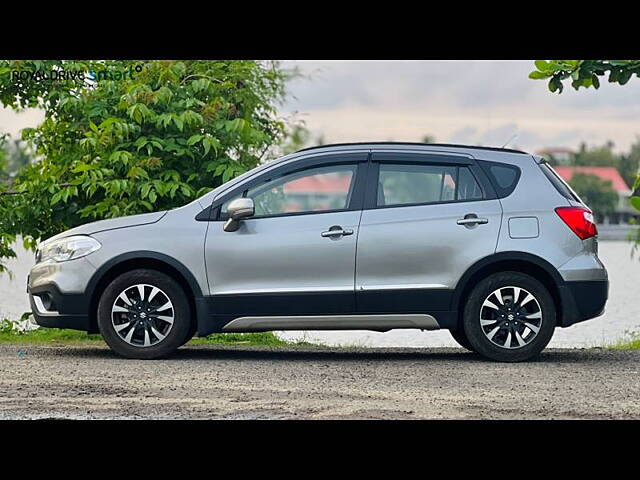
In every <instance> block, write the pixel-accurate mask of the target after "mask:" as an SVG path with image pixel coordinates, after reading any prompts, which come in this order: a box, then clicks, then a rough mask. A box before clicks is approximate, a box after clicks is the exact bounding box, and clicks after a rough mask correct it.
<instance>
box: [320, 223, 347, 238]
mask: <svg viewBox="0 0 640 480" xmlns="http://www.w3.org/2000/svg"><path fill="white" fill-rule="evenodd" d="M320 235H321V236H323V237H329V238H332V237H333V238H335V237H342V236H346V235H353V230H351V229H350V228H344V229H343V228H342V227H341V226H339V225H334V226H333V227H330V228H329V230H327V231H326V232H322V233H321V234H320Z"/></svg>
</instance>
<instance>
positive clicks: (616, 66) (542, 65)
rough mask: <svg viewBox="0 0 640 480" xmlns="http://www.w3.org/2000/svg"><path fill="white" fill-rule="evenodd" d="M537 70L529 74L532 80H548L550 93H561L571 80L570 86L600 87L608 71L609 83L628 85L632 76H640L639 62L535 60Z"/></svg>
mask: <svg viewBox="0 0 640 480" xmlns="http://www.w3.org/2000/svg"><path fill="white" fill-rule="evenodd" d="M534 63H535V66H536V69H537V70H534V71H533V72H531V73H529V78H531V79H533V80H542V79H547V78H549V82H548V87H549V90H550V91H551V92H558V93H562V91H563V84H562V82H563V81H564V80H566V79H571V86H572V87H573V88H574V89H575V90H578V89H580V88H581V87H582V88H589V87H594V88H595V89H598V88H600V78H599V77H601V76H604V75H605V74H606V73H607V72H609V77H608V81H609V83H618V84H620V85H625V84H626V83H627V82H628V81H629V79H630V78H631V77H632V76H633V75H636V76H640V61H639V60H550V61H546V60H536V61H535V62H534Z"/></svg>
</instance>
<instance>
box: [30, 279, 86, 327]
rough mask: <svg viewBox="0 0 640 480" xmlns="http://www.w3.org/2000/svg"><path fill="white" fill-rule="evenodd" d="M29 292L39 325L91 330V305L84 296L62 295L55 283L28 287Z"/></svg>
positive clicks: (32, 308) (34, 315)
mask: <svg viewBox="0 0 640 480" xmlns="http://www.w3.org/2000/svg"><path fill="white" fill-rule="evenodd" d="M27 292H28V293H29V303H30V305H31V311H32V312H33V317H34V318H35V321H36V323H37V324H38V325H40V326H42V327H49V328H71V329H73V330H84V331H89V330H90V328H89V327H90V323H89V313H88V312H89V305H88V304H87V300H86V299H85V296H84V295H83V294H70V293H66V294H65V293H61V292H60V290H59V289H58V287H57V286H56V285H55V284H53V283H51V284H44V285H39V286H38V287H34V288H31V287H27Z"/></svg>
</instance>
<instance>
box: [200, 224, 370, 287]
mask: <svg viewBox="0 0 640 480" xmlns="http://www.w3.org/2000/svg"><path fill="white" fill-rule="evenodd" d="M359 219H360V211H347V212H331V213H318V214H312V215H299V216H283V217H274V218H257V219H247V220H243V221H242V224H241V226H240V228H239V229H238V230H237V231H236V232H225V231H224V230H222V222H213V223H212V224H211V225H210V226H209V232H208V235H207V242H206V246H205V250H206V257H207V271H208V275H209V288H210V291H211V294H212V295H218V294H256V293H262V294H264V293H274V294H277V293H286V292H322V291H326V292H330V291H348V292H353V288H354V283H353V282H354V271H355V249H356V238H357V229H358V221H359ZM335 226H341V227H343V229H347V230H351V231H352V232H353V233H352V234H350V235H346V236H341V237H323V236H322V233H323V232H326V231H329V229H330V228H331V227H335Z"/></svg>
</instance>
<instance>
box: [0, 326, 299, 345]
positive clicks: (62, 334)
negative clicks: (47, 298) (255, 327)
mask: <svg viewBox="0 0 640 480" xmlns="http://www.w3.org/2000/svg"><path fill="white" fill-rule="evenodd" d="M0 343H16V344H54V345H73V344H78V343H82V344H104V340H102V335H99V334H91V335H89V334H88V333H87V332H81V331H79V330H64V329H59V328H38V329H37V330H31V331H28V332H17V331H15V330H14V331H8V330H7V329H5V330H0ZM187 345H249V346H268V347H285V346H291V345H299V346H304V345H311V344H310V343H308V342H304V341H300V342H287V341H285V340H281V339H280V338H278V337H277V336H276V335H275V334H274V333H272V332H259V333H214V334H213V335H209V336H208V337H204V338H193V339H192V340H191V341H189V343H187Z"/></svg>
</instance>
